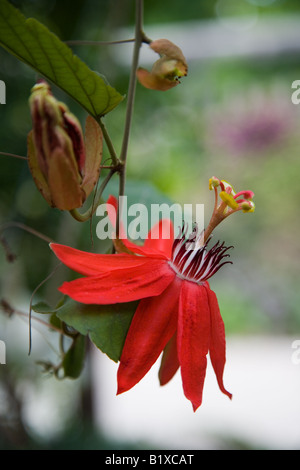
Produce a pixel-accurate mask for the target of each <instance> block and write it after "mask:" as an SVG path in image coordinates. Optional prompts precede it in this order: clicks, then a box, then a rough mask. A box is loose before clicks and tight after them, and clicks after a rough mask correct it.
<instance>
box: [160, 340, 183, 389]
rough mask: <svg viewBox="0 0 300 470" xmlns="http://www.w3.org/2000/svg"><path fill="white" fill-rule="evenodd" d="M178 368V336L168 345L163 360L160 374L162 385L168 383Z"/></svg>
mask: <svg viewBox="0 0 300 470" xmlns="http://www.w3.org/2000/svg"><path fill="white" fill-rule="evenodd" d="M178 368H179V360H178V353H177V335H174V336H173V337H172V338H171V339H170V341H169V342H168V344H167V345H166V347H165V349H164V352H163V356H162V359H161V365H160V369H159V372H158V377H159V382H160V385H165V384H166V383H168V382H169V381H170V380H171V379H172V378H173V376H174V375H175V374H176V372H177V370H178Z"/></svg>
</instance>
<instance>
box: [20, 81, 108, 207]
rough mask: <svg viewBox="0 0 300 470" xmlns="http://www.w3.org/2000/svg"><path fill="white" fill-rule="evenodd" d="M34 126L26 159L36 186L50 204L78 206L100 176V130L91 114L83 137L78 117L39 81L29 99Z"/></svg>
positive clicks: (54, 205)
mask: <svg viewBox="0 0 300 470" xmlns="http://www.w3.org/2000/svg"><path fill="white" fill-rule="evenodd" d="M29 105H30V111H31V117H32V122H33V129H32V131H30V133H29V134H28V141H27V146H28V162H29V168H30V171H31V174H32V176H33V179H34V181H35V184H36V186H37V188H38V189H39V190H40V192H41V194H42V195H43V197H44V198H45V200H46V201H47V203H48V204H49V205H50V206H51V207H56V208H58V209H61V210H72V209H76V208H78V207H81V206H82V204H83V203H84V201H85V200H86V198H87V197H88V196H89V194H90V193H91V192H92V190H93V188H94V186H95V184H96V183H97V181H98V178H99V172H100V163H101V158H102V132H101V129H100V127H99V125H98V124H97V122H96V121H95V120H94V119H93V118H92V117H90V116H88V118H87V120H86V128H85V138H84V136H83V132H82V128H81V125H80V123H79V121H78V119H77V118H76V117H75V116H74V115H73V114H72V113H70V111H69V109H68V108H67V106H66V105H65V104H63V103H61V102H59V101H57V100H56V99H55V98H54V96H53V95H52V93H51V90H50V86H49V85H48V84H47V83H46V82H45V81H41V82H40V83H37V84H36V85H35V86H34V87H33V88H32V92H31V96H30V99H29Z"/></svg>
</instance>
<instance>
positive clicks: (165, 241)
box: [143, 219, 174, 258]
mask: <svg viewBox="0 0 300 470" xmlns="http://www.w3.org/2000/svg"><path fill="white" fill-rule="evenodd" d="M173 242H174V226H173V223H172V221H171V220H170V219H163V220H160V221H159V222H158V223H157V224H155V225H154V226H153V227H152V228H151V230H150V231H149V234H148V238H147V240H146V241H145V243H144V247H143V248H144V249H145V251H152V252H158V253H164V254H165V255H166V256H167V257H168V258H171V254H172V246H173Z"/></svg>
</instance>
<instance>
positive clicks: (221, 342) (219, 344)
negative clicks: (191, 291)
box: [206, 286, 232, 399]
mask: <svg viewBox="0 0 300 470" xmlns="http://www.w3.org/2000/svg"><path fill="white" fill-rule="evenodd" d="M206 290H207V294H208V301H209V308H210V314H211V339H210V347H209V355H210V359H211V363H212V365H213V368H214V371H215V374H216V377H217V381H218V384H219V387H220V390H221V391H222V392H223V393H225V395H227V396H228V397H229V398H230V399H231V398H232V394H231V393H230V392H228V391H227V390H226V389H225V387H224V384H223V372H224V367H225V362H226V340H225V328H224V322H223V319H222V317H221V313H220V309H219V304H218V299H217V297H216V294H215V293H214V292H213V291H212V290H211V289H210V288H209V286H207V287H206Z"/></svg>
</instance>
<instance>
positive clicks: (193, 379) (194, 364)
mask: <svg viewBox="0 0 300 470" xmlns="http://www.w3.org/2000/svg"><path fill="white" fill-rule="evenodd" d="M209 343H210V311H209V305H208V296H207V292H206V289H205V287H204V286H202V285H198V284H196V283H194V282H190V281H183V283H182V287H181V292H180V299H179V317H178V355H179V362H180V366H181V376H182V385H183V391H184V394H185V396H186V398H188V399H189V400H190V401H191V402H192V405H193V409H194V411H196V409H197V408H198V407H199V406H200V405H201V403H202V391H203V385H204V379H205V372H206V364H207V359H206V355H207V353H208V347H209Z"/></svg>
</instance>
